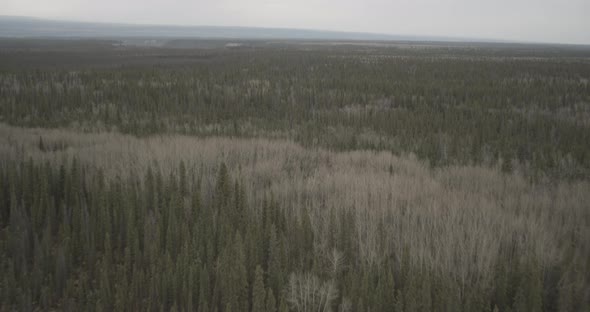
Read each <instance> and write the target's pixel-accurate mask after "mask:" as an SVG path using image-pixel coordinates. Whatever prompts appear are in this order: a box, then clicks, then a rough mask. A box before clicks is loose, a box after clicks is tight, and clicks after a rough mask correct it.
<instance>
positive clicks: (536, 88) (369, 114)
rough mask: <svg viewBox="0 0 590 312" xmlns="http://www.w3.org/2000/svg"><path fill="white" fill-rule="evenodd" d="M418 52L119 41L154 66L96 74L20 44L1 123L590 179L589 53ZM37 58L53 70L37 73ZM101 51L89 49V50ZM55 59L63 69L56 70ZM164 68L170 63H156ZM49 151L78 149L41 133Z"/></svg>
mask: <svg viewBox="0 0 590 312" xmlns="http://www.w3.org/2000/svg"><path fill="white" fill-rule="evenodd" d="M249 44H252V43H249ZM402 46H403V45H402ZM412 47H413V48H412V49H405V48H392V47H386V46H383V47H377V46H371V49H370V50H367V48H366V47H362V46H358V47H355V46H329V47H327V46H321V45H318V46H317V47H315V48H314V49H311V50H308V51H306V52H302V51H300V50H299V47H297V45H291V46H287V47H277V46H273V45H264V47H258V49H257V50H256V53H252V52H251V51H250V50H248V49H246V50H234V51H228V50H225V49H207V50H199V49H196V50H167V49H160V50H158V52H157V54H158V55H161V58H159V59H157V60H154V59H152V58H150V56H151V55H152V52H151V51H152V50H148V52H146V53H145V54H146V55H145V56H142V57H139V56H137V53H135V52H133V51H134V50H133V49H132V50H130V51H126V50H123V51H121V50H120V49H115V50H112V51H103V55H102V56H103V57H104V58H105V59H106V60H112V61H113V62H116V61H118V60H119V59H120V57H121V54H123V55H129V54H131V55H132V56H133V57H139V58H140V59H142V61H139V62H138V65H136V66H133V67H116V68H96V67H101V64H92V63H90V64H85V65H83V66H82V65H80V66H79V67H83V68H84V70H72V69H71V68H59V67H58V69H56V68H54V67H53V64H54V61H53V60H52V57H53V54H52V53H49V52H45V53H43V50H41V52H26V51H19V53H14V54H15V55H10V57H11V58H15V60H14V62H9V64H3V62H0V70H3V72H1V73H0V86H1V87H0V94H1V95H2V96H1V97H0V119H1V120H3V121H6V122H10V123H13V124H18V125H24V126H45V127H57V126H64V125H70V124H72V123H77V124H83V125H85V127H88V128H96V129H104V128H108V129H118V130H120V131H123V132H128V133H132V134H136V135H151V134H155V133H165V132H173V133H182V134H195V135H221V134H225V135H231V136H253V135H260V134H262V135H264V134H265V133H276V132H280V133H283V134H284V135H285V136H290V137H292V138H293V139H296V140H297V141H299V142H301V143H302V144H304V145H320V146H325V147H328V148H332V149H337V150H342V149H377V150H390V151H392V152H394V153H400V152H413V153H415V154H416V155H418V156H419V157H422V158H424V159H428V160H429V162H430V164H431V165H433V166H444V165H448V164H471V163H477V164H481V163H483V164H486V165H494V164H501V168H502V169H503V170H504V171H506V172H511V171H513V170H515V169H519V170H521V171H526V172H527V173H528V174H529V175H530V176H531V178H534V179H536V178H539V177H542V176H545V175H549V176H565V177H569V178H578V179H579V178H585V177H588V176H589V175H590V172H589V170H590V156H588V155H590V147H589V145H588V144H587V142H589V141H590V131H588V128H587V126H588V125H587V122H586V121H587V120H588V116H589V112H588V108H587V105H585V103H588V100H589V97H590V88H588V83H587V80H588V77H589V75H590V67H589V66H588V64H587V62H585V61H584V58H580V59H572V58H567V57H565V56H567V55H570V54H572V53H573V54H574V55H582V56H583V57H588V55H589V53H588V50H576V49H575V48H572V49H573V51H571V50H569V49H568V47H566V46H563V47H559V48H552V49H549V50H545V49H544V48H543V47H532V48H530V49H529V48H527V49H523V50H521V49H520V48H519V47H511V46H502V45H500V46H499V47H482V48H477V49H473V48H472V47H465V46H461V45H457V46H455V47H452V48H449V47H447V46H437V47H435V46H430V45H429V46H428V47H424V48H416V47H419V45H418V46H416V47H414V46H412ZM305 48H306V50H307V49H309V48H310V47H308V46H306V47H305ZM29 53H35V54H33V55H34V58H35V59H37V58H39V60H40V63H41V64H39V66H41V69H29V67H28V65H29V64H28V63H29V60H30V58H31V57H33V56H31V55H30V54H29ZM93 53H95V51H93V50H84V49H82V50H81V51H80V52H79V56H80V57H81V58H82V59H84V57H90V56H92V55H93ZM21 55H24V56H25V57H24V58H23V59H22V60H20V59H19V56H21ZM531 55H535V56H538V57H539V58H538V59H537V58H529V56H531ZM27 56H29V57H27ZM6 57H8V55H6ZM515 57H517V58H518V57H522V59H520V60H516V59H515ZM144 58H145V59H144ZM168 59H175V60H176V59H179V60H181V62H183V63H182V64H183V66H176V65H175V64H174V63H172V64H167V63H166V62H164V60H168ZM89 60H92V58H90V59H89ZM195 60H198V61H196V62H195ZM44 62H46V63H48V64H51V65H52V67H50V68H49V69H47V68H43V67H44V66H42V65H43V63H44ZM155 62H157V64H158V65H161V66H157V67H154V66H151V65H153V64H154V63H155ZM13 66H21V67H22V68H19V69H18V70H14V69H12V68H13ZM40 86H51V87H47V88H45V87H40ZM38 147H39V149H40V150H42V151H51V150H57V149H63V148H65V147H64V146H61V145H60V144H59V143H56V144H53V143H52V144H48V143H47V142H46V141H45V140H44V138H42V137H39V144H38ZM515 164H516V165H517V167H514V165H515ZM181 166H182V165H181ZM181 171H182V170H181ZM180 180H181V181H180V183H181V184H184V182H183V180H184V178H182V177H180ZM182 188H183V187H182V186H181V194H183V195H184V192H185V190H184V189H182Z"/></svg>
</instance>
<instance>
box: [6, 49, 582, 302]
mask: <svg viewBox="0 0 590 312" xmlns="http://www.w3.org/2000/svg"><path fill="white" fill-rule="evenodd" d="M226 44H227V42H223V41H215V40H208V41H190V40H186V41H182V40H178V41H171V42H168V43H167V44H164V45H163V46H159V47H149V46H148V47H146V46H143V47H140V46H122V45H120V44H118V43H117V42H114V41H93V40H84V41H77V40H68V41H66V42H57V43H56V42H53V41H51V40H20V39H14V40H6V39H5V40H0V122H1V123H0V254H1V257H0V276H1V278H0V293H1V297H0V311H12V310H17V311H38V310H50V311H51V310H64V311H206V312H213V311H217V312H221V311H234V312H235V311H263V312H271V311H272V312H279V311H280V312H287V311H342V312H344V311H359V312H360V311H365V312H370V311H399V312H406V311H407V312H413V311H466V312H467V311H490V312H492V311H513V312H516V311H531V312H533V311H565V312H567V311H590V206H589V203H590V86H589V80H590V49H587V48H581V47H575V46H553V47H544V46H535V45H512V44H436V43H422V44H416V43H383V42H380V43H369V42H365V43H329V42H263V41H248V42H241V43H240V45H236V44H231V45H227V46H226Z"/></svg>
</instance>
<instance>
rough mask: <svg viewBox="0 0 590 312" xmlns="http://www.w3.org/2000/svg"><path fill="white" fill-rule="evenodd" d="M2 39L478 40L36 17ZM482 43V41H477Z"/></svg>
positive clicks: (1, 25)
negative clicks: (138, 23) (82, 20)
mask: <svg viewBox="0 0 590 312" xmlns="http://www.w3.org/2000/svg"><path fill="white" fill-rule="evenodd" d="M0 37H10V38H38V37H50V38H123V37H150V38H154V37H156V38H223V39H302V40H383V41H390V40H396V41H476V40H473V39H471V40H470V39H461V38H451V37H433V36H404V35H387V34H376V33H362V32H339V31H323V30H311V29H290V28H264V27H234V26H173V25H136V24H120V23H93V22H75V21H61V20H50V19H41V18H33V17H20V16H0ZM477 41H481V40H477Z"/></svg>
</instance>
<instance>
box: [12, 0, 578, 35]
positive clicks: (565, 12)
mask: <svg viewBox="0 0 590 312" xmlns="http://www.w3.org/2000/svg"><path fill="white" fill-rule="evenodd" d="M0 15H18V16H33V17H44V18H54V19H55V18H56V19H68V20H76V21H96V22H123V23H140V24H143V23H149V24H174V25H218V26H260V27H286V28H306V29H321V30H340V31H359V32H376V33H383V34H397V35H422V36H447V37H459V38H472V39H497V40H517V41H531V42H558V43H584V44H590V0H210V1H203V0H99V1H97V0H0Z"/></svg>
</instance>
